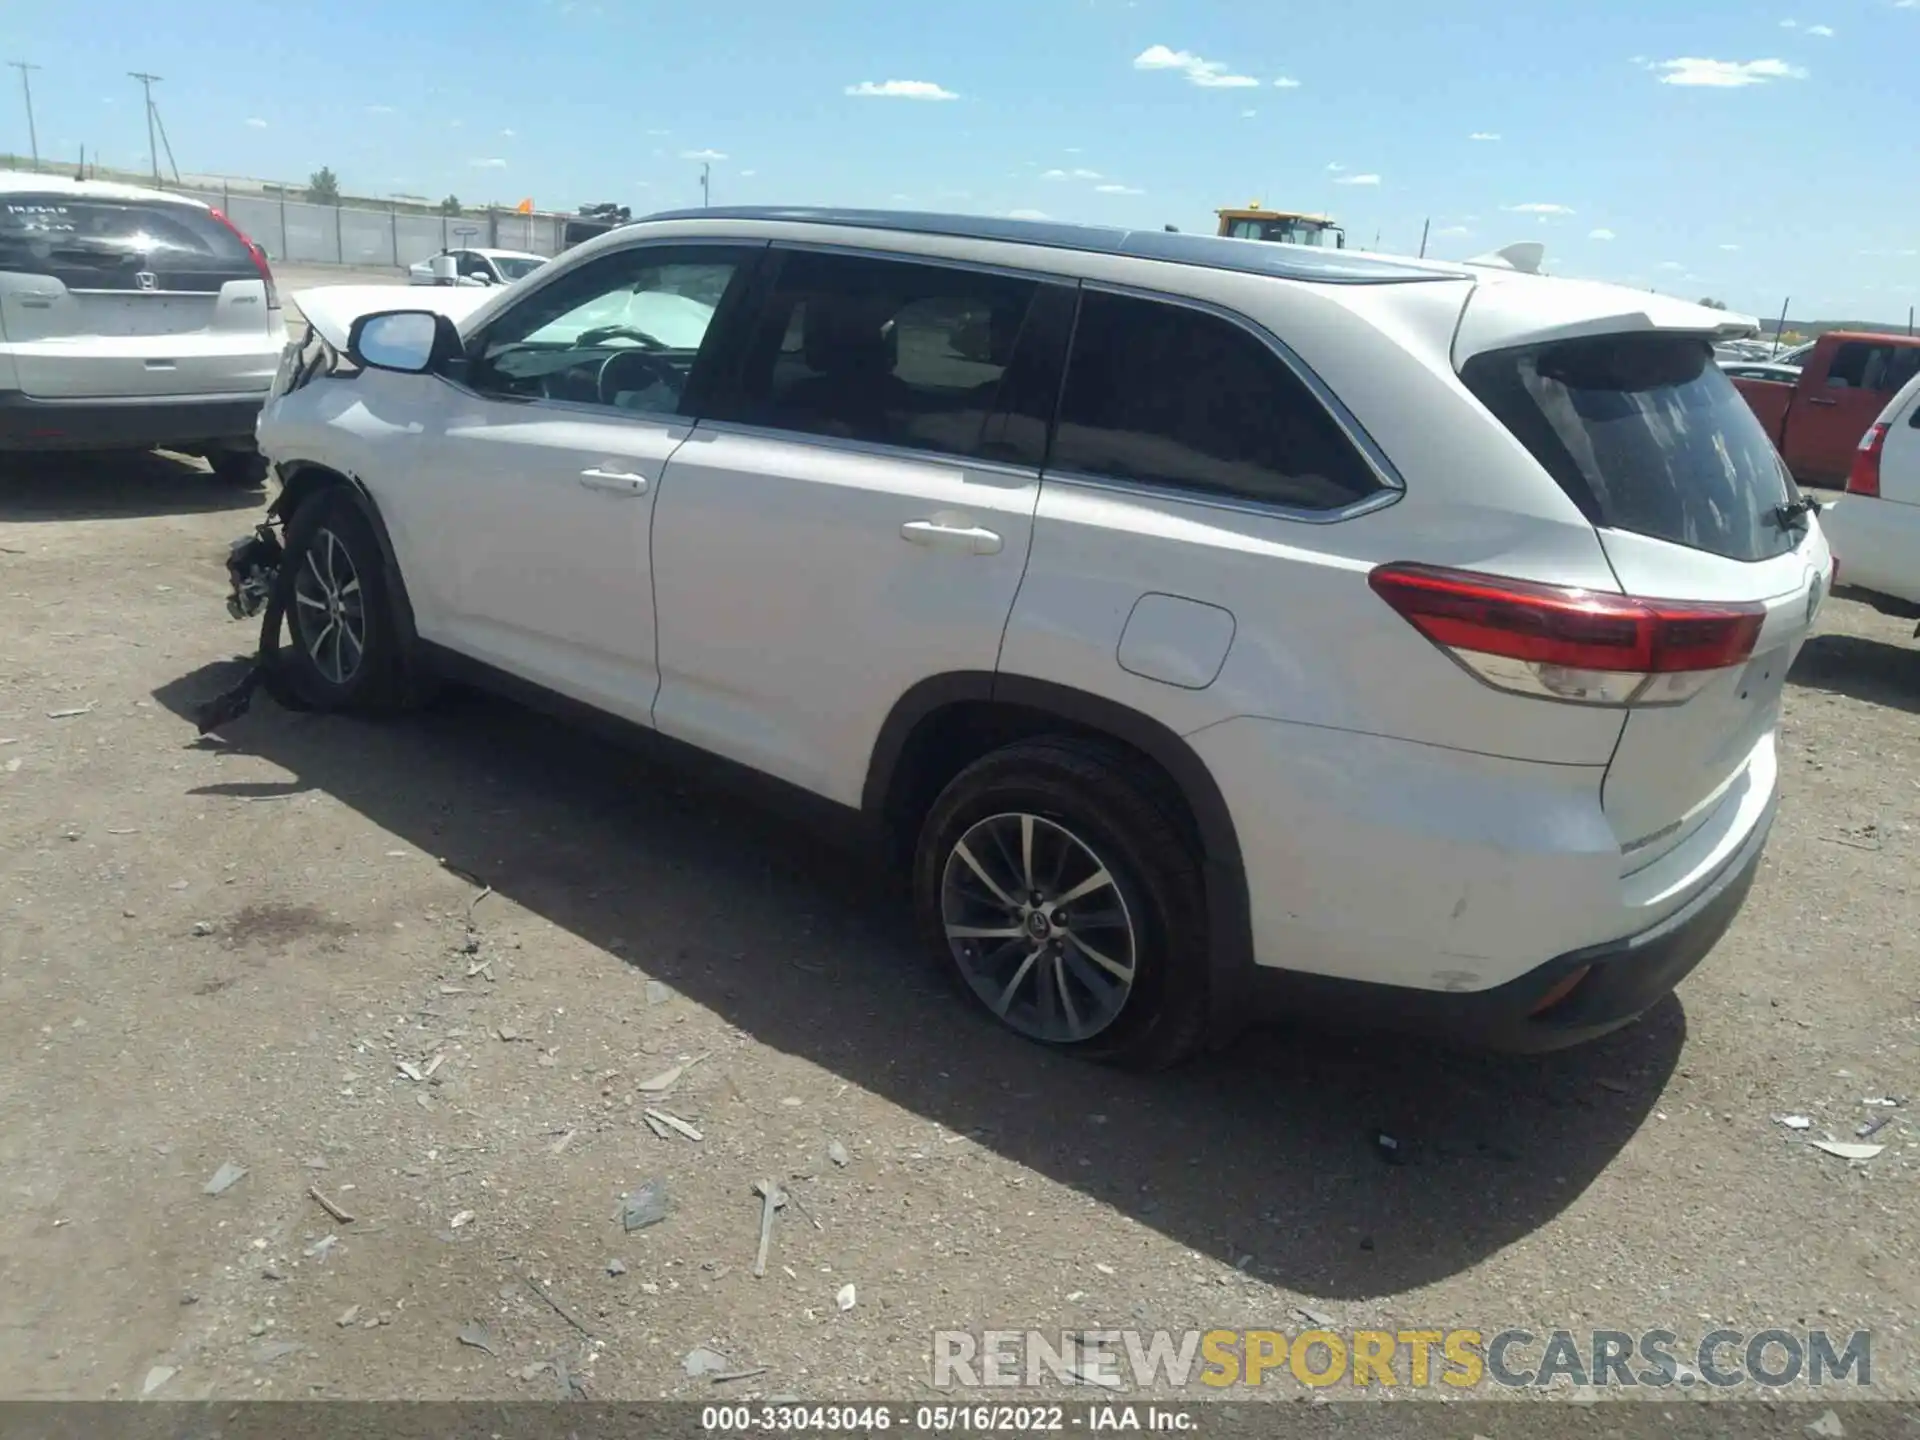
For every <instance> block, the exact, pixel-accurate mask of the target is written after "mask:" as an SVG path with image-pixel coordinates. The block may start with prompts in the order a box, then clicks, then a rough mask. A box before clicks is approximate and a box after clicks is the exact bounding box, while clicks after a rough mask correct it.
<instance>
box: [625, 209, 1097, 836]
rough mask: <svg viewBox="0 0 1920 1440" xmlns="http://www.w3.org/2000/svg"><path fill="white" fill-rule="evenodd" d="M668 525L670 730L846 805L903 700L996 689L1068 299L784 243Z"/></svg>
mask: <svg viewBox="0 0 1920 1440" xmlns="http://www.w3.org/2000/svg"><path fill="white" fill-rule="evenodd" d="M771 261H772V263H771V264H770V266H769V269H770V271H771V272H772V275H771V278H770V280H769V282H768V284H767V285H766V286H765V287H764V288H763V289H762V290H761V293H760V297H759V298H758V299H757V300H755V301H754V302H753V303H752V304H750V305H747V306H744V307H743V309H744V311H745V315H744V316H743V324H742V327H741V353H740V357H739V359H738V362H737V364H736V365H735V366H733V367H732V372H733V373H732V374H731V375H730V376H729V377H728V378H727V379H725V380H716V387H717V388H716V394H715V396H714V399H713V402H712V403H711V404H710V405H709V406H708V407H707V408H704V409H703V410H702V411H701V423H700V427H699V429H698V430H696V431H695V433H694V435H693V437H692V439H690V440H689V441H688V442H687V443H686V444H685V445H684V446H682V447H681V448H680V450H679V451H678V452H677V453H676V454H675V455H674V458H673V461H672V463H671V464H670V465H669V466H668V469H667V475H666V480H665V483H664V485H663V486H662V489H661V492H660V501H659V511H658V514H657V518H656V520H655V523H654V547H653V555H654V594H655V597H656V601H657V603H658V605H659V614H660V668H661V687H660V697H659V700H658V703H657V704H656V705H655V707H654V720H655V724H656V725H657V726H658V728H659V729H660V730H661V732H662V733H663V734H667V735H671V736H673V737H675V738H678V739H683V740H687V741H690V742H692V743H694V744H697V745H700V746H702V747H703V748H706V749H708V750H711V751H714V752H716V753H718V754H721V755H725V756H727V757H729V758H731V759H734V760H739V761H742V762H744V763H746V764H748V765H751V766H753V767H755V768H756V769H759V770H762V771H765V772H767V773H770V774H773V775H776V776H779V777H781V778H782V779H785V780H789V781H792V782H793V783H795V784H798V785H801V786H804V787H805V788H807V789H810V790H813V791H815V792H816V793H819V794H823V795H826V796H828V797H830V798H832V799H835V800H839V801H842V802H845V803H848V804H856V803H858V801H859V799H860V793H861V788H862V784H863V782H864V779H865V775H866V768H867V763H868V758H869V756H870V754H871V752H872V748H873V744H874V741H875V739H876V737H877V735H878V733H879V729H880V726H881V724H882V723H883V722H884V721H885V719H886V717H887V714H888V712H889V711H890V710H891V709H892V707H893V705H894V702H895V701H896V700H898V699H899V698H900V696H901V695H902V694H903V693H904V692H906V691H907V690H909V689H910V688H912V687H913V685H915V684H916V683H917V682H919V681H921V680H923V679H926V678H928V677H930V676H933V675H938V674H942V673H947V672H952V671H974V672H991V671H992V670H993V668H994V665H995V663H996V660H997V658H998V655H999V649H1000V636H1001V632H1002V631H1003V630H1004V629H1005V626H1006V621H1007V616H1008V614H1009V613H1010V611H1011V609H1012V606H1013V599H1014V594H1015V592H1016V591H1017V590H1018V588H1019V585H1020V578H1021V575H1022V574H1023V573H1024V571H1025V568H1026V558H1027V542H1028V538H1029V534H1030V532H1031V529H1032V522H1033V510H1034V505H1035V502H1036V500H1037V498H1038V495H1039V466H1040V464H1041V461H1042V459H1043V458H1044V446H1045V435H1046V428H1047V424H1048V417H1049V416H1050V414H1051V409H1052V404H1053V398H1054V396H1055V395H1056V394H1057V393H1058V388H1059V373H1060V365H1061V352H1062V351H1063V350H1064V342H1065V335H1066V330H1067V325H1068V323H1069V322H1070V318H1071V314H1072V295H1073V291H1072V289H1071V288H1070V287H1064V286H1055V285H1043V284H1042V283H1041V282H1039V281H1038V280H1031V279H1023V278H1019V277H1016V276H1009V275H1004V274H989V273H984V272H982V271H979V270H974V269H966V268H959V267H953V266H946V265H938V264H928V263H918V262H915V263H908V262H906V261H902V260H892V259H881V258H874V257H866V256H854V255H845V254H828V253H825V252H818V251H809V250H802V249H794V250H783V249H782V248H780V247H776V248H775V250H774V253H773V256H772V257H771Z"/></svg>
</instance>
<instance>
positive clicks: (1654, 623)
mask: <svg viewBox="0 0 1920 1440" xmlns="http://www.w3.org/2000/svg"><path fill="white" fill-rule="evenodd" d="M1367 579H1368V583H1369V584H1371V585H1372V586H1373V589H1374V592H1375V593H1376V594H1377V595H1379V596H1380V598H1381V599H1383V600H1385V601H1386V602H1387V603H1388V604H1389V605H1391V606H1393V608H1394V609H1395V610H1397V611H1399V612H1400V614H1401V615H1402V616H1403V617H1404V618H1405V619H1406V620H1407V622H1408V623H1409V624H1411V625H1412V626H1413V627H1414V629H1416V630H1418V631H1419V632H1420V633H1421V634H1422V635H1424V636H1426V637H1427V639H1429V640H1431V641H1432V642H1433V643H1434V644H1435V645H1438V646H1439V647H1440V648H1441V649H1443V650H1445V651H1446V652H1447V653H1448V654H1449V655H1451V656H1452V657H1453V658H1454V659H1455V660H1457V661H1458V662H1460V664H1462V665H1464V666H1465V667H1466V668H1467V669H1468V670H1470V671H1472V672H1473V674H1474V675H1476V676H1478V677H1479V678H1480V679H1481V680H1483V681H1485V682H1486V683H1487V684H1489V685H1492V686H1495V687H1497V688H1499V689H1502V690H1511V691H1513V692H1515V693H1517V694H1522V695H1534V696H1538V697H1539V698H1541V699H1547V700H1567V701H1573V702H1576V703H1580V704H1587V705H1676V704H1679V703H1680V702H1681V701H1684V700H1688V699H1690V698H1692V697H1693V696H1694V695H1695V694H1697V693H1698V692H1699V691H1700V690H1702V689H1704V688H1705V687H1706V685H1707V684H1708V682H1710V681H1711V680H1712V679H1713V677H1714V675H1715V674H1716V673H1717V672H1719V671H1722V670H1725V669H1727V668H1728V667H1729V666H1733V665H1739V664H1741V663H1743V662H1744V661H1746V660H1747V659H1748V658H1749V657H1750V656H1751V655H1752V654H1753V647H1754V643H1755V642H1756V641H1757V640H1758V639H1759V638H1760V627H1761V625H1762V624H1763V623H1765V621H1766V618H1767V611H1766V606H1764V605H1761V604H1757V603H1756V604H1709V603H1703V602H1697V601H1687V600H1642V599H1638V598H1636V597H1634V596H1630V595H1610V594H1605V593H1602V592H1600V591H1594V590H1576V589H1572V588H1569V587H1566V586H1561V585H1542V584H1540V583H1538V582H1536V581H1531V580H1508V579H1505V578H1503V577H1501V576H1497V575H1481V574H1477V573H1474V572H1472V571H1467V570H1446V569H1441V568H1439V567H1437V566H1429V565H1411V564H1394V565H1382V566H1380V567H1379V568H1378V569H1376V570H1374V571H1373V572H1372V574H1370V575H1369V576H1368V577H1367Z"/></svg>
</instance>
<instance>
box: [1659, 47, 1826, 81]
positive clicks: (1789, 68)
mask: <svg viewBox="0 0 1920 1440" xmlns="http://www.w3.org/2000/svg"><path fill="white" fill-rule="evenodd" d="M1648 68H1649V69H1652V70H1658V71H1661V72H1663V73H1662V74H1661V76H1660V83H1661V84H1662V85H1695V86H1704V87H1706V88H1708V89H1714V90H1732V89H1737V88H1739V87H1740V86H1742V85H1765V84H1767V83H1768V82H1769V81H1773V80H1804V79H1806V78H1807V72H1806V71H1805V70H1803V69H1801V68H1800V67H1799V66H1798V65H1789V64H1788V63H1787V62H1786V61H1784V60H1702V59H1700V58H1699V57H1697V56H1693V55H1687V56H1683V57H1681V58H1680V59H1678V60H1658V61H1655V62H1654V63H1653V64H1652V65H1650V66H1649V67H1648Z"/></svg>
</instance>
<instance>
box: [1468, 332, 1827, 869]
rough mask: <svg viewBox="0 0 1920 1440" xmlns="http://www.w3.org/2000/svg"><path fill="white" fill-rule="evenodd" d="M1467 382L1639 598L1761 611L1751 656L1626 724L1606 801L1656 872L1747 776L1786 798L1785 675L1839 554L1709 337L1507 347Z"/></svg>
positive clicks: (1629, 861) (1474, 364) (1632, 855)
mask: <svg viewBox="0 0 1920 1440" xmlns="http://www.w3.org/2000/svg"><path fill="white" fill-rule="evenodd" d="M1462 373H1463V378H1464V379H1465V380H1466V382H1467V384H1468V385H1469V387H1471V388H1472V389H1473V390H1474V391H1475V393H1476V394H1478V395H1479V396H1480V398H1481V399H1482V400H1483V401H1484V402H1485V403H1486V404H1487V405H1488V407H1489V408H1490V409H1492V410H1493V411H1494V413H1495V414H1496V415H1498V416H1499V417H1500V419H1501V420H1502V421H1504V422H1505V423H1506V424H1507V426H1508V428H1509V429H1511V430H1512V431H1513V432H1514V433H1515V435H1516V436H1518V437H1519V439H1520V440H1521V441H1522V443H1524V444H1525V445H1526V446H1527V447H1528V449H1529V450H1531V451H1532V452H1533V454H1534V457H1535V458H1536V459H1537V460H1539V461H1540V462H1541V464H1542V465H1543V466H1544V467H1545V468H1546V469H1547V470H1548V472H1549V473H1551V474H1552V475H1553V476H1554V478H1555V479H1556V480H1557V481H1559V483H1560V485H1561V487H1562V488H1563V489H1564V490H1565V491H1566V492H1567V494H1568V495H1569V496H1570V497H1571V498H1572V499H1573V500H1574V502H1575V503H1576V504H1578V505H1579V506H1580V507H1581V509H1582V511H1583V512H1585V513H1586V515H1587V517H1588V519H1589V520H1591V521H1592V522H1593V524H1594V528H1595V530H1596V532H1597V533H1598V535H1599V537H1600V542H1601V545H1602V546H1603V547H1604V548H1605V550H1606V554H1607V559H1608V562H1609V563H1610V564H1611V565H1612V567H1613V570H1614V573H1615V575H1616V576H1617V577H1618V579H1619V581H1620V585H1621V588H1622V589H1623V590H1625V591H1626V593H1627V594H1629V595H1633V596H1637V597H1640V598H1643V599H1649V600H1682V601H1707V602H1725V603H1732V604H1740V605H1748V606H1756V607H1761V608H1763V609H1764V614H1765V619H1764V621H1763V623H1762V625H1761V628H1760V634H1759V638H1758V640H1757V642H1756V644H1755V647H1754V650H1753V652H1752V656H1751V658H1750V659H1749V660H1747V661H1746V662H1744V663H1742V664H1739V665H1735V666H1730V667H1728V668H1726V669H1723V670H1717V671H1710V672H1707V674H1708V675H1709V676H1710V678H1708V679H1707V680H1706V681H1705V682H1704V684H1702V685H1700V686H1699V688H1697V689H1691V688H1690V693H1688V694H1686V695H1684V696H1676V695H1662V694H1660V693H1658V692H1655V693H1652V694H1650V695H1649V696H1648V697H1646V699H1644V700H1642V701H1640V702H1637V703H1636V704H1635V705H1634V706H1633V708H1631V709H1630V710H1629V711H1628V713H1627V719H1626V724H1625V727H1624V729H1623V730H1622V732H1621V736H1620V743H1619V745H1618V747H1617V748H1616V750H1615V752H1614V756H1613V761H1612V763H1611V765H1610V766H1609V767H1608V770H1607V777H1606V782H1605V786H1604V789H1603V803H1604V805H1605V808H1606V811H1607V815H1608V818H1609V820H1610V821H1611V822H1612V824H1613V827H1614V830H1615V833H1616V834H1617V835H1618V836H1619V837H1620V841H1621V845H1622V849H1623V852H1624V859H1625V862H1626V869H1627V871H1628V872H1631V871H1633V870H1635V869H1638V868H1644V866H1646V865H1648V864H1651V863H1652V862H1653V861H1654V860H1656V859H1658V858H1659V857H1660V856H1661V855H1664V854H1666V853H1667V852H1669V851H1671V850H1672V849H1674V848H1676V847H1677V846H1678V845H1680V844H1682V843H1683V842H1684V841H1685V840H1686V838H1687V837H1688V836H1690V835H1691V834H1693V833H1694V832H1695V831H1697V830H1698V829H1700V828H1701V827H1702V826H1703V825H1705V824H1706V823H1707V822H1708V821H1709V820H1710V819H1711V818H1712V816H1713V815H1714V814H1715V813H1716V812H1717V811H1718V809H1719V807H1720V806H1721V805H1722V804H1723V803H1725V802H1727V801H1728V800H1729V799H1730V798H1731V797H1733V796H1734V795H1735V794H1736V792H1742V793H1743V791H1744V786H1743V781H1744V780H1746V779H1748V778H1751V779H1752V780H1754V781H1755V782H1756V783H1758V782H1759V781H1761V780H1762V779H1764V780H1765V782H1766V783H1767V785H1768V787H1769V788H1770V787H1771V783H1772V766H1773V756H1772V735H1773V731H1774V729H1775V727H1776V725H1777V723H1778V719H1779V711H1780V697H1781V692H1782V689H1783V687H1784V685H1785V683H1786V675H1787V668H1788V666H1789V665H1791V664H1792V662H1793V657H1794V655H1795V654H1796V653H1797V652H1798V651H1799V648H1800V645H1801V643H1802V642H1803V641H1804V640H1805V639H1806V637H1807V634H1808V632H1809V630H1810V628H1811V627H1812V624H1813V621H1814V617H1815V615H1816V613H1817V612H1818V609H1819V605H1820V601H1821V599H1822V597H1823V596H1824V593H1825V590H1826V586H1827V584H1828V577H1829V573H1830V569H1831V566H1830V562H1829V559H1828V555H1827V547H1826V542H1825V540H1824V539H1823V538H1822V536H1821V534H1820V530H1819V526H1818V524H1817V523H1815V522H1813V521H1812V520H1810V519H1809V518H1808V517H1807V516H1805V515H1804V514H1796V513H1795V505H1796V502H1797V501H1798V500H1799V498H1800V497H1799V492H1798V490H1797V489H1796V488H1795V486H1794V484H1793V481H1792V479H1791V477H1790V476H1788V475H1787V474H1786V472H1785V470H1784V469H1783V467H1782V465H1781V463H1780V459H1779V457H1778V454H1777V453H1776V452H1775V450H1774V448H1773V446H1772V445H1771V443H1769V441H1768V439H1767V436H1766V433H1765V432H1764V431H1763V430H1762V429H1761V428H1760V425H1759V423H1758V422H1757V421H1756V420H1755V418H1754V416H1753V412H1752V411H1751V410H1750V409H1748V407H1747V406H1746V404H1745V403H1744V402H1743V401H1742V400H1741V398H1740V396H1739V395H1738V394H1737V393H1736V392H1735V391H1734V389H1733V386H1732V384H1731V383H1730V382H1729V381H1728V380H1727V377H1726V376H1725V375H1724V374H1722V373H1721V371H1720V370H1719V368H1718V367H1717V366H1715V365H1714V363H1713V359H1712V354H1711V351H1710V350H1709V348H1708V346H1707V343H1706V341H1705V340H1703V339H1701V338H1699V337H1697V336H1689V335H1686V334H1682V333H1677V332H1665V333H1662V332H1653V333H1645V332H1642V333H1639V334H1631V335H1614V336H1601V337H1598V338H1593V339H1581V340H1573V341H1565V342H1561V343H1558V344H1549V345H1544V346H1539V347H1535V348H1522V349H1516V350H1503V351H1498V352H1493V353H1490V354H1484V355H1479V356H1476V357H1474V358H1473V359H1472V360H1470V361H1469V362H1468V363H1467V365H1466V366H1465V367H1464V370H1463V372H1462ZM1693 683H1694V682H1689V685H1690V687H1691V685H1692V684H1693ZM1662 702H1667V703H1662ZM1753 767H1760V770H1764V772H1765V773H1764V775H1763V774H1761V773H1760V771H1759V770H1754V769H1753Z"/></svg>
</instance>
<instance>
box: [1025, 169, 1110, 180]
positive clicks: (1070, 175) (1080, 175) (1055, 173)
mask: <svg viewBox="0 0 1920 1440" xmlns="http://www.w3.org/2000/svg"><path fill="white" fill-rule="evenodd" d="M1040 178H1041V179H1042V180H1098V179H1099V178H1100V172H1099V171H1098V170H1085V169H1081V170H1042V171H1041V172H1040Z"/></svg>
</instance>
